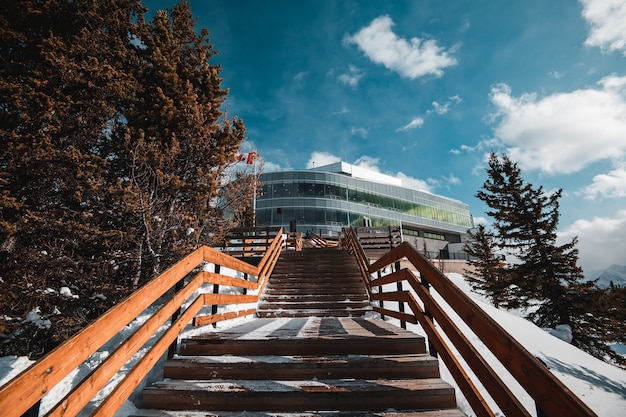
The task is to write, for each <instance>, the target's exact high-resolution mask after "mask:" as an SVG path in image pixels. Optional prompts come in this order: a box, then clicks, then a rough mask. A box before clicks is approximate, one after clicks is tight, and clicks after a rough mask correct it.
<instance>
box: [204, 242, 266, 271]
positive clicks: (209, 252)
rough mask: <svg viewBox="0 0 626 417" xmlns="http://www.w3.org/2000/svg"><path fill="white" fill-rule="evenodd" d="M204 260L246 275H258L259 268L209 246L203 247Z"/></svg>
mask: <svg viewBox="0 0 626 417" xmlns="http://www.w3.org/2000/svg"><path fill="white" fill-rule="evenodd" d="M203 259H204V260H205V261H206V262H209V263H212V264H215V265H220V266H223V267H226V268H230V269H234V270H235V271H240V272H243V273H244V274H250V275H258V270H257V267H255V266H253V265H250V264H249V263H247V262H244V261H242V260H240V259H237V258H233V257H232V256H230V255H228V254H227V253H225V252H220V251H218V250H215V249H213V248H209V247H207V246H203Z"/></svg>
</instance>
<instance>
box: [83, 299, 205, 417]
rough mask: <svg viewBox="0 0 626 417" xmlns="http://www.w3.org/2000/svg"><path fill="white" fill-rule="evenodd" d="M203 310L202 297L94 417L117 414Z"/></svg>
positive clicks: (140, 361)
mask: <svg viewBox="0 0 626 417" xmlns="http://www.w3.org/2000/svg"><path fill="white" fill-rule="evenodd" d="M201 308H202V300H201V297H198V298H196V299H195V300H194V302H193V303H191V305H190V306H189V307H188V308H187V310H185V312H184V313H183V314H181V316H180V317H179V318H178V319H177V320H176V321H175V322H174V323H172V325H171V326H170V328H169V329H167V331H165V333H164V334H163V335H162V336H161V337H160V338H159V340H157V342H156V343H155V344H154V346H153V347H152V349H150V351H149V352H148V353H147V354H146V355H144V356H143V357H142V358H141V359H140V360H139V361H138V362H137V364H135V366H134V367H133V369H131V370H130V371H129V372H128V373H127V374H126V375H125V376H124V379H122V381H121V382H120V383H119V384H118V385H117V386H116V387H115V388H114V389H113V391H112V392H111V393H110V394H109V395H108V396H107V397H106V399H105V400H104V401H103V402H102V403H101V404H100V406H98V408H97V409H96V411H95V412H94V413H93V416H94V417H108V416H112V415H113V414H115V412H116V411H117V410H119V408H120V407H121V406H122V404H123V403H124V401H126V400H127V399H128V397H129V396H130V395H131V394H132V393H133V390H134V389H135V388H137V386H138V385H139V384H140V383H141V381H142V380H143V379H144V377H145V376H146V375H147V374H148V372H149V371H150V370H151V369H152V368H153V367H154V365H155V364H156V363H157V361H158V360H159V359H160V358H161V356H163V354H164V353H165V351H166V350H167V349H169V346H170V345H171V344H172V342H173V341H174V340H175V339H176V338H177V337H178V335H179V334H180V332H181V331H182V330H183V329H184V328H185V326H187V324H188V323H189V322H190V321H191V320H192V318H193V316H195V315H196V314H197V313H198V311H200V309H201Z"/></svg>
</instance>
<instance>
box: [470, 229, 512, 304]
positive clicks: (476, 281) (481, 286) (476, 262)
mask: <svg viewBox="0 0 626 417" xmlns="http://www.w3.org/2000/svg"><path fill="white" fill-rule="evenodd" d="M464 249H465V251H466V252H467V253H468V254H469V255H470V259H469V261H468V264H469V266H470V267H471V268H470V269H466V270H465V276H466V277H467V280H468V281H469V282H470V284H471V286H472V288H473V289H474V290H476V291H477V292H479V293H482V294H483V295H485V296H487V297H488V298H489V299H490V300H491V301H492V302H493V304H494V305H495V306H496V307H500V306H502V307H506V308H515V307H517V305H516V303H515V299H514V298H512V297H510V296H509V295H508V288H509V286H510V283H509V282H508V281H507V277H508V275H507V274H506V271H505V270H504V268H503V264H502V261H501V260H500V259H499V258H498V257H497V256H496V254H495V252H494V251H495V249H496V245H495V243H494V237H493V235H491V234H490V233H489V232H488V231H487V229H486V227H485V226H484V225H482V224H481V225H478V227H477V228H476V231H470V232H469V233H468V241H467V243H466V244H465V248H464Z"/></svg>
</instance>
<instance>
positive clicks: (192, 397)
mask: <svg viewBox="0 0 626 417" xmlns="http://www.w3.org/2000/svg"><path fill="white" fill-rule="evenodd" d="M142 406H143V408H165V409H169V410H207V411H210V410H226V411H236V410H246V411H264V410H272V411H307V410H316V411H326V410H345V411H347V410H351V411H368V410H369V411H385V410H388V409H408V410H415V409H434V408H455V407H456V399H455V394H454V388H452V387H451V386H450V385H449V384H448V383H446V382H444V381H443V380H441V379H439V378H428V379H371V380H362V379H331V380H303V381H284V380H263V381H258V380H217V381H204V380H166V381H162V382H159V383H157V384H154V385H152V386H151V387H149V388H146V389H145V390H144V394H143V402H142Z"/></svg>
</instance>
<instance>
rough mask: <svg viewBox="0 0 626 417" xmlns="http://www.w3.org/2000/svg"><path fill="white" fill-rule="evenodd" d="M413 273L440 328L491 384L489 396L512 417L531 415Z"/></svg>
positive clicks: (486, 383) (416, 286)
mask: <svg viewBox="0 0 626 417" xmlns="http://www.w3.org/2000/svg"><path fill="white" fill-rule="evenodd" d="M409 274H410V276H412V278H413V279H410V280H409V285H411V287H412V288H413V290H414V291H415V292H416V294H417V295H418V297H419V298H420V299H421V300H422V302H423V303H424V307H425V309H426V310H428V312H429V314H431V315H432V316H433V318H434V320H435V322H436V323H438V324H439V328H440V329H441V330H443V332H444V333H445V334H446V336H447V337H448V339H449V340H450V342H452V344H453V345H454V346H455V347H456V349H457V351H458V352H459V353H460V354H461V356H462V357H463V359H465V362H466V363H467V364H468V366H469V367H470V368H471V369H472V371H473V372H474V374H475V375H476V376H477V377H478V379H479V380H480V382H481V383H482V384H483V385H484V386H485V387H487V390H488V392H489V395H490V396H491V398H493V400H494V401H495V402H496V404H498V407H500V410H501V411H502V412H503V413H504V415H506V416H511V417H529V413H528V412H527V411H526V409H525V408H524V406H523V405H522V403H521V402H520V401H519V400H518V398H517V397H515V395H514V394H513V393H512V392H511V390H509V388H508V387H507V385H506V384H505V383H504V381H502V379H501V378H500V377H499V376H498V374H497V373H496V372H495V371H494V370H493V369H492V368H491V366H489V364H488V363H487V361H485V359H484V358H483V357H482V356H481V355H480V353H479V352H478V350H477V349H476V348H475V347H474V346H473V345H472V343H471V342H470V341H469V340H468V339H467V337H465V335H463V333H462V332H461V330H460V329H459V328H458V327H457V326H456V324H455V323H454V320H452V319H451V318H450V317H449V316H448V314H446V312H445V311H444V310H443V309H442V308H441V306H440V305H439V304H437V302H436V301H435V300H434V299H433V298H432V296H431V295H430V293H429V292H428V291H426V289H425V288H424V286H423V285H421V284H420V283H419V281H418V280H417V278H416V277H415V276H414V275H413V274H412V273H411V272H410V271H407V275H409Z"/></svg>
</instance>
